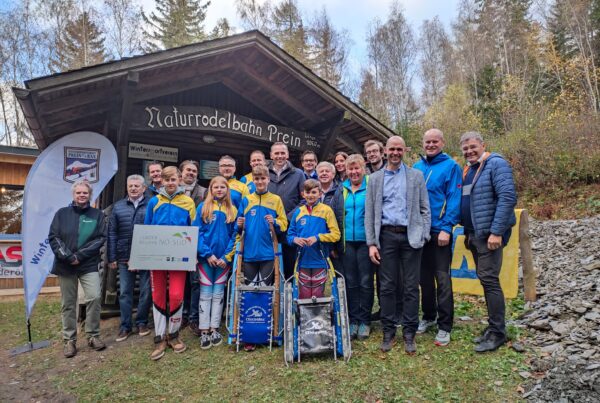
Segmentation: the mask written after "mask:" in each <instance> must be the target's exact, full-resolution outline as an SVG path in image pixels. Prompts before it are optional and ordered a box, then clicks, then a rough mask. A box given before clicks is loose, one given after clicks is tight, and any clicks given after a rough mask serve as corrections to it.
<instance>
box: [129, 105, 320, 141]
mask: <svg viewBox="0 0 600 403" xmlns="http://www.w3.org/2000/svg"><path fill="white" fill-rule="evenodd" d="M131 129H133V130H162V131H164V130H181V129H186V130H190V129H192V130H194V129H196V130H208V131H215V132H224V133H232V134H240V135H242V136H246V137H251V138H254V139H257V140H261V141H266V142H269V143H275V142H277V141H280V142H282V143H284V144H287V146H288V147H290V148H294V149H297V150H314V151H318V150H319V149H320V148H321V145H320V144H319V142H318V140H317V137H316V136H314V135H312V134H310V133H307V132H304V131H299V130H294V129H292V128H289V127H283V126H277V125H274V124H271V123H266V122H263V121H261V120H257V119H252V118H249V117H246V116H241V115H238V114H236V113H233V112H229V111H224V110H220V109H214V108H209V107H205V106H174V105H173V106H164V105H162V106H136V107H134V111H133V120H132V124H131Z"/></svg>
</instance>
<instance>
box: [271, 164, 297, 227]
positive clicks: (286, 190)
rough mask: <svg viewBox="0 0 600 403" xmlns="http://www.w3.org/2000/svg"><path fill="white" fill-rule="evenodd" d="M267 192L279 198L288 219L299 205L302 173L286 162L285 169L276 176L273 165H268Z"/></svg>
mask: <svg viewBox="0 0 600 403" xmlns="http://www.w3.org/2000/svg"><path fill="white" fill-rule="evenodd" d="M269 177H270V179H271V180H270V181H269V188H268V190H269V192H271V193H273V194H276V195H277V196H279V197H281V201H282V202H283V208H284V209H285V214H287V216H288V219H289V218H290V216H291V213H292V212H293V211H294V209H295V208H296V207H297V206H298V205H300V201H301V200H302V192H303V191H304V173H303V172H302V171H301V170H299V169H298V168H296V167H294V166H293V165H292V163H291V162H289V161H288V162H287V165H286V167H285V168H284V169H283V171H281V174H280V175H277V173H276V172H275V170H274V169H273V163H270V164H269Z"/></svg>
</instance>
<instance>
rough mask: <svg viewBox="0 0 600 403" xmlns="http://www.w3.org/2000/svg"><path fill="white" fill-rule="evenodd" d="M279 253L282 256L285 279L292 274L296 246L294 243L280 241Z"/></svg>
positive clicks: (296, 251) (296, 250) (296, 252)
mask: <svg viewBox="0 0 600 403" xmlns="http://www.w3.org/2000/svg"><path fill="white" fill-rule="evenodd" d="M281 254H282V258H283V274H284V276H285V278H286V280H287V279H288V278H290V277H291V276H292V274H294V266H295V265H296V258H297V257H298V256H297V254H298V249H297V248H296V245H288V244H287V243H282V244H281Z"/></svg>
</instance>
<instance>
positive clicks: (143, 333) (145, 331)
mask: <svg viewBox="0 0 600 403" xmlns="http://www.w3.org/2000/svg"><path fill="white" fill-rule="evenodd" d="M138 334H139V335H140V336H142V337H144V336H148V335H149V334H150V329H148V326H146V325H139V326H138Z"/></svg>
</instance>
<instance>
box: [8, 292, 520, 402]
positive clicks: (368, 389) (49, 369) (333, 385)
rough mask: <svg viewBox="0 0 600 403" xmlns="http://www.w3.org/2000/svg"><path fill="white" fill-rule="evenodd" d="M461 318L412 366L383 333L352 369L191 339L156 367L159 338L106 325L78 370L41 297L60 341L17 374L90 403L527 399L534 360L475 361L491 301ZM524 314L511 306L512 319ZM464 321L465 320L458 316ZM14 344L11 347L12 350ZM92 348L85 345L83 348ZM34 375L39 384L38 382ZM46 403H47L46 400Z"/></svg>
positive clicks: (43, 322)
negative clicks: (524, 385)
mask: <svg viewBox="0 0 600 403" xmlns="http://www.w3.org/2000/svg"><path fill="white" fill-rule="evenodd" d="M456 306H457V317H458V316H461V315H464V316H470V317H472V318H473V319H474V321H473V322H467V323H465V322H460V321H458V320H457V321H456V325H455V329H454V331H453V332H452V342H451V344H450V345H449V346H448V347H445V348H438V347H435V346H434V345H433V339H434V333H427V334H425V335H422V336H419V337H418V339H417V343H418V354H417V355H416V356H414V357H409V356H407V355H405V354H404V353H403V346H402V343H401V342H399V343H398V344H397V345H396V346H395V347H394V349H393V350H392V352H391V353H389V354H383V353H381V352H380V351H379V343H380V341H381V337H382V334H381V329H380V328H379V327H375V329H374V332H373V334H372V336H371V337H370V338H369V339H368V340H366V341H364V342H355V343H353V349H354V355H353V357H352V359H351V360H350V362H349V363H344V362H343V361H338V362H334V361H333V360H332V359H331V358H329V357H308V358H307V359H306V360H303V362H302V363H300V364H295V365H293V366H292V367H290V368H286V367H285V364H284V363H283V356H282V354H283V353H282V350H281V349H280V348H275V349H273V351H272V352H269V351H268V349H265V348H261V349H258V350H257V351H255V352H254V353H250V354H248V353H245V352H240V353H235V352H234V351H232V348H231V347H230V346H228V345H222V346H219V347H217V348H213V349H210V350H208V351H203V350H201V349H200V347H199V343H198V341H197V340H196V339H195V338H194V337H193V336H192V335H191V333H190V332H189V331H187V330H186V331H184V332H183V338H184V340H185V342H187V343H188V351H186V352H185V353H183V354H181V355H179V354H174V353H173V352H172V351H171V350H169V351H168V352H167V354H166V355H165V357H164V358H163V359H162V360H160V361H159V362H156V363H155V362H152V361H150V359H149V358H148V355H149V353H150V351H151V350H152V347H153V345H152V342H151V339H150V338H149V337H146V338H139V337H138V336H137V335H134V336H132V337H130V338H129V339H128V340H127V341H125V342H123V343H118V344H117V343H114V342H112V339H114V336H115V334H116V332H117V330H118V321H117V320H115V319H112V320H109V321H103V323H102V330H103V335H104V337H105V340H106V341H107V342H109V347H108V349H107V350H105V351H103V352H93V351H90V350H88V349H87V348H86V347H81V349H80V352H79V354H78V355H77V357H75V358H74V359H72V360H66V359H64V358H62V344H61V342H60V304H59V302H58V300H57V299H51V298H44V297H41V298H40V300H39V301H38V302H37V305H36V312H35V314H34V316H33V318H32V325H33V330H34V339H35V340H39V339H42V338H50V339H51V340H53V341H54V345H53V347H52V348H48V349H44V350H38V351H36V352H33V353H30V354H24V355H21V356H18V357H16V358H14V359H11V360H13V362H14V363H16V364H17V367H16V368H15V370H17V371H19V372H20V373H22V374H27V376H34V377H36V376H38V377H39V376H43V377H47V379H48V382H49V383H50V384H51V386H52V387H54V388H56V389H58V390H60V391H61V393H63V394H66V395H70V396H73V397H75V398H77V399H78V400H81V401H104V400H109V399H110V400H119V401H124V400H130V401H133V400H137V401H150V400H152V401H157V400H158V401H183V400H186V401H190V400H191V401H199V400H202V401H209V402H211V401H347V402H354V401H371V402H375V401H406V400H412V401H498V400H506V401H514V400H518V399H519V395H518V392H517V386H518V384H519V382H520V379H519V376H518V374H517V373H518V371H519V370H522V369H524V368H525V363H524V362H525V359H526V356H524V355H521V354H518V353H516V352H514V351H513V350H511V349H509V348H506V347H503V348H501V349H500V350H499V351H497V352H495V353H491V354H484V355H478V354H475V353H474V352H473V344H472V342H471V339H472V337H473V336H474V335H476V334H478V333H479V332H480V331H481V330H482V328H483V326H484V325H483V324H480V319H482V316H481V313H482V312H484V311H485V309H484V307H483V305H482V301H481V299H479V298H473V297H457V303H456ZM519 309H522V304H520V303H516V302H512V303H509V304H507V310H508V312H509V317H510V316H512V314H513V312H514V313H515V314H516V313H518V312H517V311H518V310H519ZM459 311H460V312H461V314H460V315H459V314H458V312H459ZM22 317H23V306H22V302H2V303H0V335H1V337H2V340H4V341H5V345H4V346H3V347H4V349H6V348H10V347H14V346H15V345H19V344H22V343H23V342H24V341H25V340H26V336H25V335H24V326H23V324H22V321H21V318H22ZM6 341H8V342H6ZM79 345H80V346H83V343H82V342H80V343H79ZM31 374H33V375H31ZM37 397H38V398H42V400H43V398H44V395H43V394H40V395H39V396H37Z"/></svg>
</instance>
